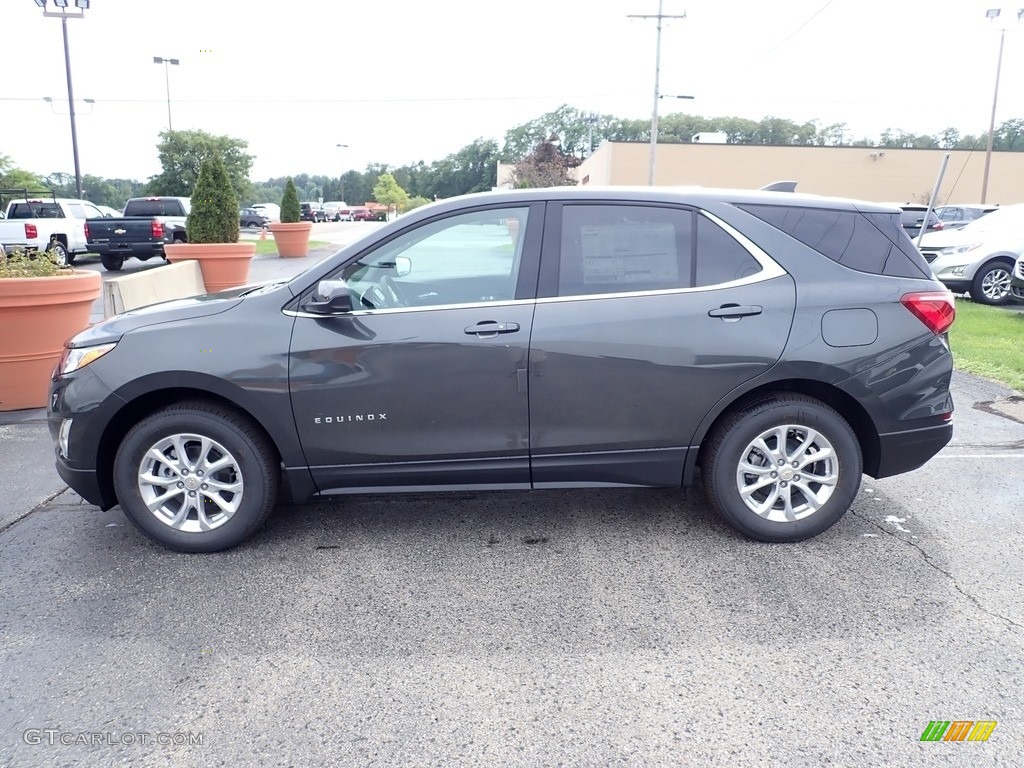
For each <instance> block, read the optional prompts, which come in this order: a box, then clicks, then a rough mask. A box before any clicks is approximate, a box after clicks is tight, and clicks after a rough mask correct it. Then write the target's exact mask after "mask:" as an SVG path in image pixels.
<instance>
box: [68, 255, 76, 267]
mask: <svg viewBox="0 0 1024 768" xmlns="http://www.w3.org/2000/svg"><path fill="white" fill-rule="evenodd" d="M77 258H78V254H77V253H69V254H68V266H71V265H72V264H74V263H75V259H77Z"/></svg>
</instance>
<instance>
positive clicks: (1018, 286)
mask: <svg viewBox="0 0 1024 768" xmlns="http://www.w3.org/2000/svg"><path fill="white" fill-rule="evenodd" d="M1010 301H1013V302H1016V303H1017V304H1024V254H1022V255H1020V256H1018V257H1017V261H1016V262H1014V265H1013V272H1012V273H1011V274H1010Z"/></svg>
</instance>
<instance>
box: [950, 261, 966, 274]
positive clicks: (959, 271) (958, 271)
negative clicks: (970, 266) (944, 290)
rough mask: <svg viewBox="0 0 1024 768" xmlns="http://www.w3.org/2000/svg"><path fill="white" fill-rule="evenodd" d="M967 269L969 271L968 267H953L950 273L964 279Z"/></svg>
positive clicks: (963, 265)
mask: <svg viewBox="0 0 1024 768" xmlns="http://www.w3.org/2000/svg"><path fill="white" fill-rule="evenodd" d="M965 269H967V265H966V264H961V265H960V266H959V267H953V269H951V270H950V271H951V272H952V273H953V274H954V275H956V276H957V277H963V275H964V270H965Z"/></svg>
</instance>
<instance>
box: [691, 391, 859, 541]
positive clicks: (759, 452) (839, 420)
mask: <svg viewBox="0 0 1024 768" xmlns="http://www.w3.org/2000/svg"><path fill="white" fill-rule="evenodd" d="M862 471H863V464H862V458H861V451H860V444H859V443H858V442H857V438H856V436H855V435H854V433H853V430H852V429H851V428H850V425H849V424H847V422H846V421H845V420H844V419H843V417H842V416H840V415H839V414H838V413H837V412H836V411H835V410H833V409H832V408H830V407H828V406H827V405H825V404H824V403H822V402H820V401H818V400H814V399H813V398H810V397H805V396H802V395H775V396H772V397H769V398H766V399H762V400H757V401H754V402H752V403H750V404H748V405H747V406H745V407H744V408H741V409H740V410H738V411H737V412H735V413H733V414H731V415H730V416H728V417H727V418H726V419H725V420H724V421H723V422H722V423H721V424H720V425H719V427H718V428H717V429H716V430H715V432H714V434H713V435H712V437H711V438H710V440H709V441H708V443H707V447H706V450H705V454H704V460H703V467H702V473H703V478H704V488H705V491H706V492H707V495H708V499H709V500H710V501H711V504H712V506H714V507H715V509H716V510H717V511H718V513H719V514H721V515H722V517H724V518H725V520H726V521H727V522H728V523H729V524H730V525H732V526H733V527H734V528H736V529H737V530H738V531H740V532H742V533H744V534H746V535H747V536H750V537H751V538H754V539H757V540H759V541H770V542H782V541H800V540H802V539H808V538H810V537H812V536H817V535H818V534H819V533H822V532H823V531H825V530H827V529H828V528H830V527H832V526H833V525H834V524H835V523H836V522H837V521H838V520H839V519H840V518H841V517H842V516H843V515H844V514H845V513H846V510H847V509H848V508H849V506H850V504H851V503H852V502H853V499H854V497H855V496H856V495H857V490H858V488H859V487H860V478H861V473H862Z"/></svg>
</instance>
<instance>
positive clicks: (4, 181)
mask: <svg viewBox="0 0 1024 768" xmlns="http://www.w3.org/2000/svg"><path fill="white" fill-rule="evenodd" d="M0 187H6V188H8V189H32V190H41V189H44V188H47V187H46V185H45V184H44V183H43V180H42V179H41V178H39V176H38V175H37V174H35V173H32V172H31V171H26V170H23V169H21V168H18V167H17V166H16V165H15V164H14V161H13V160H12V159H11V158H9V157H8V156H7V155H0Z"/></svg>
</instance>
